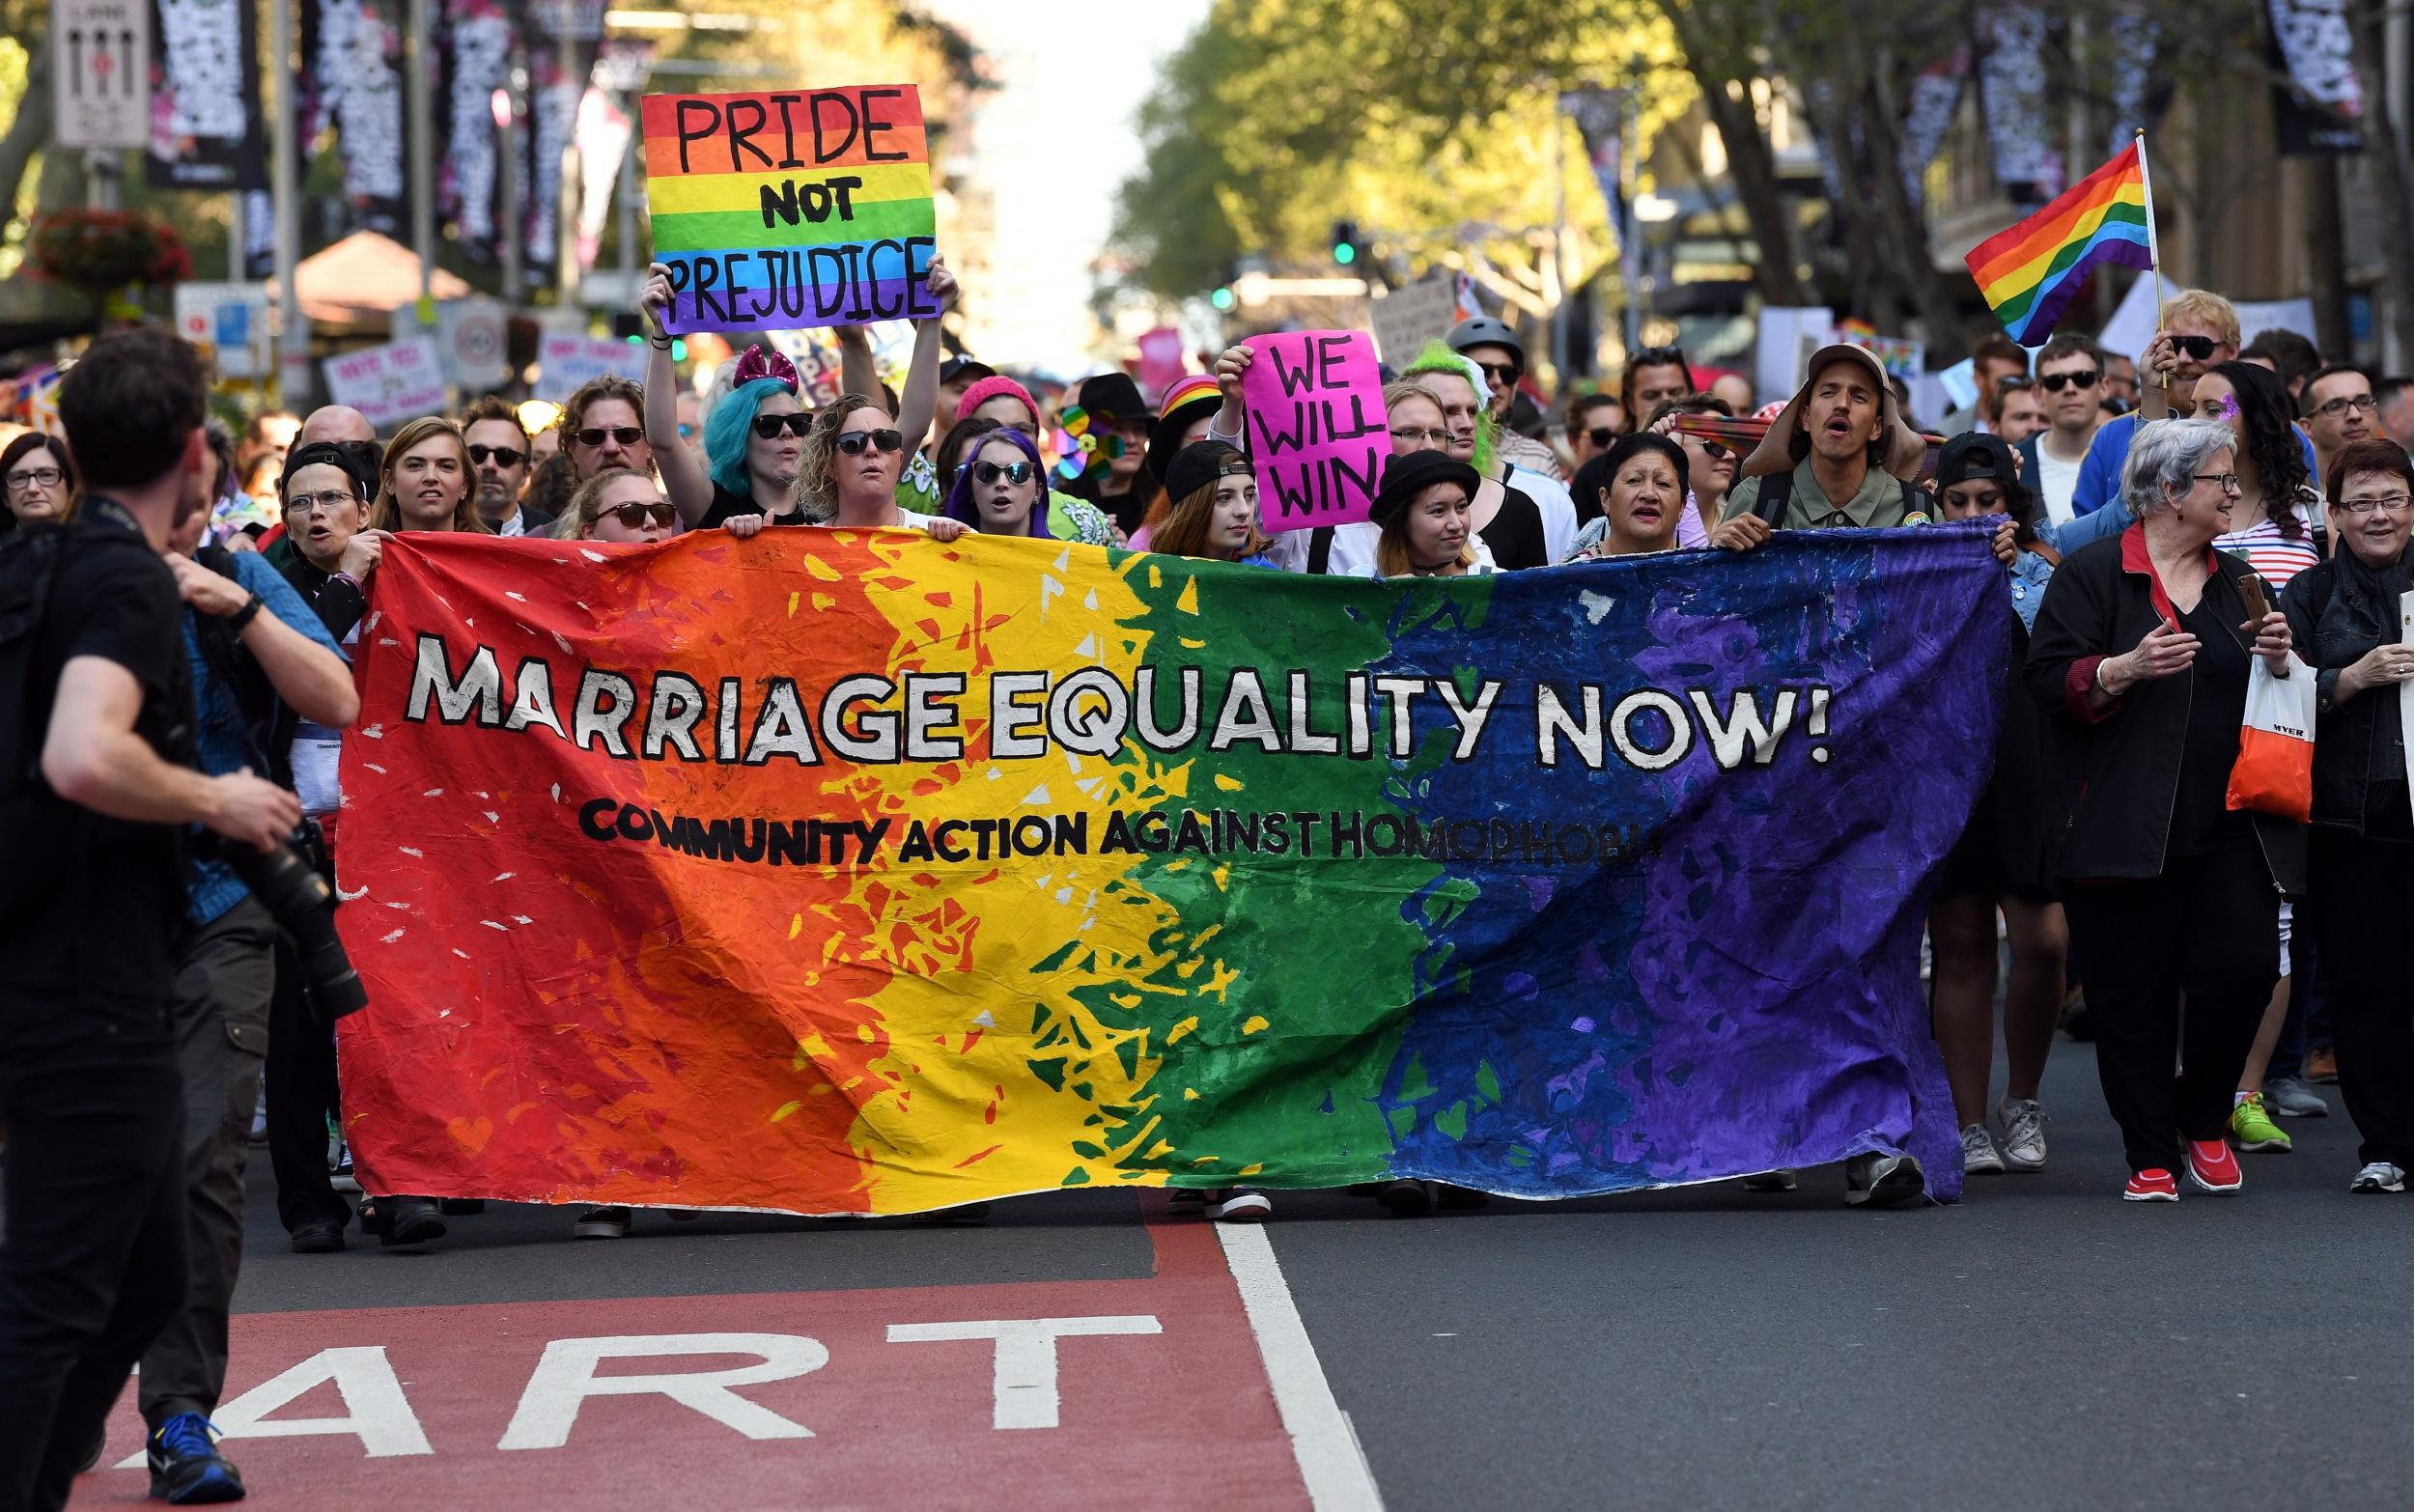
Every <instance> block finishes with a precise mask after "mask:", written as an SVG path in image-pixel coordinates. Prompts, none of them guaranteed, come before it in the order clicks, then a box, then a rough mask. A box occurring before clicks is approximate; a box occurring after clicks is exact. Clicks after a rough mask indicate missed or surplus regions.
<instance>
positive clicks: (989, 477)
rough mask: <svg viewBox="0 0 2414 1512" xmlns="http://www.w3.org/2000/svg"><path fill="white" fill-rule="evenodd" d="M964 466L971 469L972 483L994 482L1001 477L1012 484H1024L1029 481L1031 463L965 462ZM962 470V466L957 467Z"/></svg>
mask: <svg viewBox="0 0 2414 1512" xmlns="http://www.w3.org/2000/svg"><path fill="white" fill-rule="evenodd" d="M964 467H967V468H970V469H971V472H972V481H973V482H974V483H996V481H997V480H998V479H1000V478H1003V479H1005V480H1006V481H1007V482H1008V483H1013V484H1024V483H1028V482H1030V481H1031V464H1030V463H1029V462H966V463H965V464H964ZM963 470H964V468H958V469H957V471H959V472H961V471H963Z"/></svg>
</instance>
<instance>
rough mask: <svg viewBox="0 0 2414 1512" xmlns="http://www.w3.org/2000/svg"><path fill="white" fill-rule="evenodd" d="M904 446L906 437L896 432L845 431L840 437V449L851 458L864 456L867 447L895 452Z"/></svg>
mask: <svg viewBox="0 0 2414 1512" xmlns="http://www.w3.org/2000/svg"><path fill="white" fill-rule="evenodd" d="M904 446H905V437H904V436H902V435H899V434H897V433H896V432H894V431H885V430H883V431H843V432H841V433H839V436H838V449H839V450H840V451H842V452H844V453H846V454H847V455H848V456H850V457H860V456H862V455H863V451H864V448H866V447H872V448H876V449H878V450H880V451H884V452H893V451H898V450H901V449H903V448H904Z"/></svg>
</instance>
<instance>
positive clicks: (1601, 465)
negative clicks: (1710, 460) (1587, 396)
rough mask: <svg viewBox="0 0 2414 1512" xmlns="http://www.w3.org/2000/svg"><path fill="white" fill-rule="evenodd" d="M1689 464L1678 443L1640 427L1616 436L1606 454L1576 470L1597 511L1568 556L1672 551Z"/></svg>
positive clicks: (1578, 483) (1678, 534)
mask: <svg viewBox="0 0 2414 1512" xmlns="http://www.w3.org/2000/svg"><path fill="white" fill-rule="evenodd" d="M1690 464H1691V459H1690V458H1688V457H1687V456H1686V455H1685V448H1684V447H1683V445H1682V444H1680V443H1679V442H1676V441H1674V440H1671V439H1670V438H1669V437H1668V436H1667V435H1665V434H1658V433H1655V432H1650V431H1645V432H1642V433H1640V434H1634V435H1621V436H1619V437H1618V438H1617V442H1616V444H1615V445H1614V446H1612V447H1611V448H1610V450H1609V452H1608V453H1607V454H1606V455H1604V456H1601V457H1596V458H1594V459H1593V460H1592V461H1591V462H1586V463H1585V464H1584V465H1583V466H1582V467H1579V468H1578V469H1576V487H1577V488H1578V489H1580V490H1584V491H1585V492H1586V493H1589V494H1591V495H1593V496H1594V497H1595V498H1597V499H1598V500H1599V508H1600V510H1601V515H1600V518H1597V519H1595V520H1593V521H1592V522H1591V523H1590V524H1588V525H1586V526H1585V528H1584V531H1583V533H1581V534H1580V535H1578V536H1577V538H1576V550H1575V552H1574V553H1573V554H1572V555H1570V556H1569V557H1568V560H1569V561H1571V562H1589V561H1594V560H1597V559H1599V558H1601V557H1606V556H1641V555H1643V554H1644V553H1646V552H1651V551H1673V550H1675V549H1676V547H1677V546H1678V544H1679V540H1680V538H1681V536H1682V533H1683V531H1682V526H1683V522H1684V518H1685V515H1686V513H1687V511H1688V510H1689V508H1690V505H1689V503H1688V501H1687V498H1686V493H1685V482H1686V477H1687V474H1688V469H1689V467H1690ZM1579 497H1580V498H1581V497H1582V495H1581V494H1580V495H1579Z"/></svg>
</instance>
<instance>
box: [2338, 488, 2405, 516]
mask: <svg viewBox="0 0 2414 1512" xmlns="http://www.w3.org/2000/svg"><path fill="white" fill-rule="evenodd" d="M2409 505H2414V495H2408V494H2403V493H2378V494H2374V495H2373V496H2372V497H2371V498H2368V499H2341V500H2340V501H2339V513H2340V514H2342V515H2353V516H2356V517H2358V518H2361V517H2363V516H2365V515H2369V514H2371V513H2372V511H2374V510H2376V509H2381V510H2387V511H2388V512H2389V513H2390V514H2392V515H2397V514H2401V513H2403V512H2404V510H2405V509H2406V507H2407V506H2409Z"/></svg>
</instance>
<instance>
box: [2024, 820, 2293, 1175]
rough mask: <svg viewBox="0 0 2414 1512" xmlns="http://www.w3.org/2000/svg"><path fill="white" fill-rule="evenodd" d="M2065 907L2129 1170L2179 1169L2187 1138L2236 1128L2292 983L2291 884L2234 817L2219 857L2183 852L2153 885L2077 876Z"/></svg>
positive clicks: (2100, 1070) (2099, 1067) (2100, 1071)
mask: <svg viewBox="0 0 2414 1512" xmlns="http://www.w3.org/2000/svg"><path fill="white" fill-rule="evenodd" d="M2063 908H2064V910H2066V911H2067V912H2068V913H2069V916H2070V953H2071V957H2072V959H2073V960H2074V961H2075V962H2076V963H2077V964H2078V967H2079V974H2080V975H2081V976H2082V977H2083V978H2085V979H2086V981H2087V1001H2088V1007H2089V1009H2090V1010H2091V1012H2092V1014H2093V1016H2094V1021H2095V1067H2096V1073H2097V1075H2098V1076H2099V1077H2100V1078H2101V1079H2102V1081H2103V1083H2104V1102H2105V1103H2106V1104H2107V1105H2108V1106H2110V1107H2111V1109H2112V1115H2113V1118H2114V1120H2115V1121H2116V1122H2118V1123H2119V1125H2120V1139H2121V1144H2122V1145H2123V1146H2124V1147H2125V1148H2126V1150H2127V1152H2128V1156H2129V1168H2130V1169H2131V1170H2151V1169H2155V1168H2160V1169H2163V1170H2168V1171H2174V1172H2176V1171H2177V1170H2178V1168H2179V1141H2180V1139H2181V1138H2182V1137H2183V1136H2184V1137H2186V1138H2189V1139H2200V1140H2201V1139H2219V1138H2222V1137H2224V1136H2225V1135H2226V1134H2227V1133H2228V1131H2229V1126H2230V1108H2231V1103H2232V1093H2233V1092H2234V1091H2236V1089H2237V1085H2238V1073H2239V1072H2240V1071H2241V1070H2243V1069H2244V1068H2245V1066H2246V1057H2247V1052H2248V1051H2249V1050H2252V1049H2254V1046H2255V1031H2256V1029H2257V1027H2258V1026H2259V1025H2260V1023H2261V1022H2262V1018H2263V1009H2264V1008H2265V1007H2266V1006H2267V1005H2268V1004H2269V1003H2270V1001H2271V990H2272V987H2273V985H2274V984H2276V983H2277V982H2278V981H2279V980H2280V894H2279V892H2278V891H2277V890H2275V889H2274V888H2273V886H2272V882H2271V872H2270V869H2269V868H2268V867H2267V866H2266V865H2265V864H2264V862H2263V853H2262V847H2261V846H2260V845H2259V844H2257V842H2256V839H2255V830H2254V828H2253V826H2251V825H2250V824H2249V823H2248V822H2247V821H2246V819H2245V818H2244V817H2243V816H2237V815H2233V816H2232V818H2231V819H2230V820H2229V821H2228V822H2227V823H2225V824H2224V826H2223V829H2222V838H2221V841H2220V843H2219V844H2218V845H2216V846H2215V848H2214V849H2213V850H2212V852H2211V853H2210V854H2204V855H2198V856H2189V857H2187V858H2185V859H2177V860H2174V861H2172V862H2171V863H2170V864H2169V865H2168V866H2167V867H2166V868H2165V869H2164V872H2163V875H2162V876H2160V877H2157V878H2155V879H2154V880H2152V881H2151V882H2100V883H2074V884H2072V885H2071V886H2069V887H2067V888H2065V889H2064V890H2063ZM2183 999H2184V1003H2185V1007H2184V1013H2185V1016H2186V1023H2187V1031H2186V1040H2185V1043H2186V1053H2187V1063H2186V1068H2185V1070H2184V1072H2182V1070H2181V1069H2180V1066H2179V1056H2180V1046H2181V1035H2180V1021H2181V1015H2182V1012H2183V1009H2182V1001H2183Z"/></svg>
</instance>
